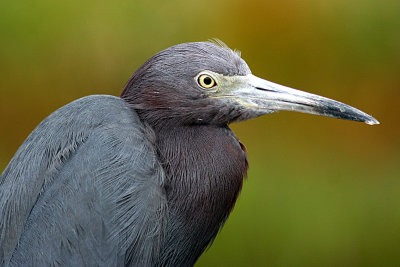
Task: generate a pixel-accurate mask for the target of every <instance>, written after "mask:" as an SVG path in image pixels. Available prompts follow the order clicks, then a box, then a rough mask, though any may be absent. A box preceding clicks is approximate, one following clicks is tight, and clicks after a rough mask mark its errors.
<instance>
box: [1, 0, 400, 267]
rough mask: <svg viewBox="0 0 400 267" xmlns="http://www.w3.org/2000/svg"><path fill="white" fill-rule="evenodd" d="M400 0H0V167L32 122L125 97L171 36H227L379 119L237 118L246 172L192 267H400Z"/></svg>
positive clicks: (269, 74)
mask: <svg viewBox="0 0 400 267" xmlns="http://www.w3.org/2000/svg"><path fill="white" fill-rule="evenodd" d="M399 30H400V1H398V0H354V1H345V0H327V1H318V0H304V1H288V0H283V1H261V0H259V1H257V0H250V1H249V0H247V1H236V0H230V1H210V0H204V1H201V2H200V1H198V2H197V1H193V2H190V1H184V0H181V1H151V2H150V1H122V0H117V1H50V0H47V1H44V0H39V1H28V0H21V1H11V0H2V1H0V70H1V71H0V90H1V91H0V123H1V124H0V125H1V126H0V127H1V131H0V147H1V150H0V170H3V169H4V168H5V166H6V165H7V163H8V161H9V160H10V159H11V157H12V156H13V154H14V153H15V151H16V150H17V148H18V146H19V145H20V144H21V143H22V142H23V140H24V139H25V138H26V137H27V135H28V134H29V133H30V132H31V131H32V130H33V129H34V127H35V126H36V125H37V124H38V123H39V122H40V121H41V120H43V119H44V118H45V117H46V116H47V115H49V114H50V113H51V112H53V111H54V110H55V109H57V108H59V107H61V106H62V105H64V104H66V103H68V102H70V101H72V100H74V99H77V98H80V97H82V96H85V95H89V94H112V95H119V94H120V92H121V90H122V89H123V87H124V85H125V82H126V81H127V80H128V79H129V77H130V75H131V74H132V73H133V72H134V71H135V70H136V69H137V68H138V67H139V66H140V65H141V64H142V63H143V62H144V61H145V60H146V59H147V58H149V57H150V56H152V55H153V54H155V53H156V52H158V51H160V50H162V49H164V48H167V47H169V46H171V45H174V44H177V43H182V42H188V41H202V40H208V39H210V38H214V37H217V38H220V39H221V40H223V41H224V42H226V43H227V45H229V46H230V47H231V48H237V49H239V50H241V51H242V57H243V58H244V59H245V60H246V61H247V63H248V64H249V66H250V67H251V69H252V71H253V73H254V74H255V75H258V76H260V77H264V78H266V79H268V80H271V81H274V82H277V83H281V84H285V85H287V86H291V87H294V88H298V89H301V90H306V91H309V92H312V93H316V94H320V95H323V96H327V97H330V98H334V99H336V100H339V101H342V102H345V103H347V104H350V105H354V106H355V107H357V108H360V109H361V110H363V111H366V112H367V113H370V114H371V115H373V116H374V117H376V118H377V119H378V120H380V121H381V125H378V126H368V125H366V124H362V123H357V122H349V121H342V120H335V119H331V118H324V117H318V116H311V115H304V114H299V113H290V112H281V113H278V114H272V115H268V116H264V117H262V118H259V119H256V120H252V121H248V122H244V123H240V124H234V125H232V128H233V129H234V131H235V132H236V134H237V135H238V137H239V138H240V139H241V141H242V142H243V143H244V144H245V145H246V146H247V149H248V155H249V161H250V171H249V175H248V179H247V180H246V182H245V184H244V187H243V191H242V193H241V196H240V198H239V201H238V202H237V205H236V207H235V210H234V212H233V213H232V214H231V216H230V218H229V220H228V222H227V223H226V225H225V227H224V229H223V230H222V232H221V233H220V235H219V236H218V237H217V239H216V240H215V242H214V244H213V245H212V247H211V248H210V249H209V250H208V251H207V252H206V253H205V254H204V255H203V256H202V257H201V258H200V260H199V261H198V263H197V266H199V267H200V266H400V152H399V149H400V138H399V137H400V136H399V134H400V118H399V115H400V107H399V106H400V105H399V97H400V91H399V89H400V31H399Z"/></svg>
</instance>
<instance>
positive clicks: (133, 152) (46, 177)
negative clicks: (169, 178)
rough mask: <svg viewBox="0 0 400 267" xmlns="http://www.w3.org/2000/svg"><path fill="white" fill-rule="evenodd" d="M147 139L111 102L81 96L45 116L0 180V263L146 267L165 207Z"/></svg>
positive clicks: (119, 104)
mask: <svg viewBox="0 0 400 267" xmlns="http://www.w3.org/2000/svg"><path fill="white" fill-rule="evenodd" d="M146 131H147V130H146V128H145V127H144V126H143V124H142V123H141V122H140V120H139V118H138V116H137V114H136V113H135V112H134V111H133V110H132V109H130V108H129V107H128V105H127V104H126V102H125V101H123V100H122V99H120V98H118V97H113V96H105V95H103V96H102V95H98V96H88V97H84V98H82V99H79V100H76V101H74V102H72V103H70V104H68V105H66V106H64V107H62V108H60V109H59V110H57V111H56V112H54V113H53V114H52V115H50V116H49V117H48V118H46V119H45V120H44V121H43V122H42V123H41V124H40V125H39V126H38V127H37V128H36V129H35V130H34V131H33V132H32V133H31V135H30V136H29V137H28V138H27V140H26V141H25V142H24V143H23V144H22V146H21V147H20V148H19V150H18V151H17V153H16V155H15V156H14V158H13V159H12V161H11V162H10V164H9V165H8V166H7V168H6V170H5V171H4V173H3V174H2V176H1V195H0V204H1V210H2V216H7V218H5V217H2V219H1V224H0V226H1V227H0V229H1V239H0V240H1V246H0V247H1V253H2V257H0V259H2V260H3V261H4V262H9V261H10V265H11V266H15V265H18V266H29V265H34V266H49V265H53V264H55V263H56V264H59V265H61V266H66V265H70V266H81V265H88V266H96V265H100V266H123V265H124V262H125V259H132V263H134V265H137V266H147V265H149V264H151V260H154V258H155V256H154V255H155V254H156V253H158V250H159V249H160V248H159V245H160V244H159V243H160V240H159V236H160V234H161V230H162V229H161V228H162V226H163V217H164V216H165V212H166V199H165V195H164V192H163V190H162V185H163V183H164V178H165V177H164V176H165V175H164V171H163V169H162V167H161V165H160V164H159V162H158V161H157V158H156V153H155V151H154V148H153V146H152V142H153V141H154V140H149V137H151V135H149V134H147V132H146ZM143 234H147V236H146V238H143V236H142V235H143ZM157 244H158V245H157ZM41 255H42V256H41Z"/></svg>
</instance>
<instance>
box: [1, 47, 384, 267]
mask: <svg viewBox="0 0 400 267" xmlns="http://www.w3.org/2000/svg"><path fill="white" fill-rule="evenodd" d="M279 110H289V111H298V112H304V113H311V114H317V115H324V116H330V117H335V118H340V119H346V120H353V121H361V122H365V123H367V124H378V123H379V122H378V121H377V120H376V119H374V118H373V117H371V116H369V115H367V114H365V113H364V112H362V111H360V110H358V109H355V108H353V107H350V106H348V105H345V104H343V103H340V102H337V101H334V100H331V99H328V98H325V97H321V96H317V95H314V94H310V93H306V92H302V91H299V90H295V89H291V88H288V87H285V86H282V85H278V84H275V83H272V82H269V81H266V80H263V79H261V78H258V77H256V76H254V75H253V74H251V72H250V69H249V67H248V66H247V64H246V63H245V61H244V60H243V59H242V58H241V57H240V55H239V53H238V52H236V51H233V50H231V49H229V48H228V47H226V46H225V45H223V44H216V43H213V42H193V43H184V44H179V45H175V46H172V47H170V48H167V49H165V50H163V51H161V52H159V53H158V54H156V55H154V56H153V57H151V58H150V59H149V60H148V61H147V62H145V63H144V64H143V65H142V66H141V67H140V68H139V69H138V70H137V71H136V72H135V73H134V74H133V76H132V77H131V79H130V80H129V81H128V83H127V85H126V87H125V89H124V91H123V92H122V94H121V97H114V96H108V95H92V96H87V97H83V98H81V99H78V100H76V101H73V102H72V103H69V104H67V105H65V106H63V107H61V108H60V109H58V110H57V111H55V112H54V113H52V114H51V115H50V116H48V117H47V118H46V119H44V120H43V121H42V122H41V123H40V124H39V125H38V126H37V127H36V129H35V130H34V131H33V132H32V133H31V134H30V135H29V136H28V138H27V139H26V140H25V142H24V143H23V144H22V145H21V146H20V148H19V149H18V151H17V152H16V154H15V155H14V157H13V158H12V159H11V161H10V163H9V164H8V166H7V167H6V169H5V170H4V172H3V174H2V175H1V177H0V264H1V265H2V266H82V265H85V266H86V265H87V266H191V265H193V264H194V263H195V262H196V260H197V259H198V258H199V256H200V255H201V254H202V252H203V251H204V250H205V248H206V247H207V246H208V245H209V244H210V243H211V242H212V241H213V240H214V238H215V236H216V235H217V233H218V231H219V230H220V228H221V227H222V226H223V224H224V222H225V221H226V219H227V218H228V215H229V213H230V212H231V210H232V208H233V206H234V204H235V201H236V199H237V197H238V194H239V192H240V190H241V187H242V183H243V177H244V176H245V175H246V171H247V167H248V163H247V156H246V151H245V148H244V146H243V145H242V144H241V143H240V142H239V141H238V139H237V138H236V136H235V135H234V133H233V132H232V131H231V130H230V129H229V127H228V124H230V123H232V122H237V121H243V120H247V119H251V118H255V117H258V116H261V115H264V114H269V113H272V112H276V111H279Z"/></svg>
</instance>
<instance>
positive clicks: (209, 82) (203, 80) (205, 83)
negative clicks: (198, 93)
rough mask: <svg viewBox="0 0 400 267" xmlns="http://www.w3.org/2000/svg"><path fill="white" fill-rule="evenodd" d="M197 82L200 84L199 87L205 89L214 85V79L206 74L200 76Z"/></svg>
mask: <svg viewBox="0 0 400 267" xmlns="http://www.w3.org/2000/svg"><path fill="white" fill-rule="evenodd" d="M197 82H198V83H199V84H200V86H201V87H204V88H207V89H208V88H211V87H213V86H215V85H216V82H215V80H214V78H213V77H211V76H210V75H207V74H202V75H200V76H199V78H198V79H197Z"/></svg>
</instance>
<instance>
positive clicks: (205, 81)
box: [203, 77, 212, 85]
mask: <svg viewBox="0 0 400 267" xmlns="http://www.w3.org/2000/svg"><path fill="white" fill-rule="evenodd" d="M203 82H204V84H205V85H210V84H211V83H212V80H211V78H210V77H205V78H204V80H203Z"/></svg>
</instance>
